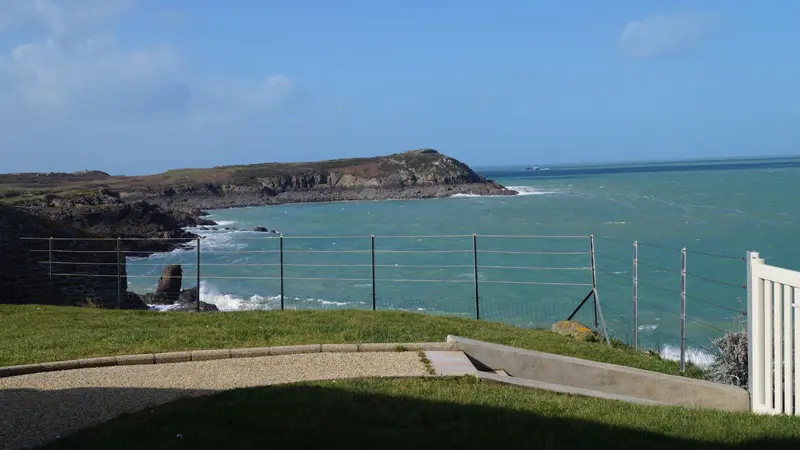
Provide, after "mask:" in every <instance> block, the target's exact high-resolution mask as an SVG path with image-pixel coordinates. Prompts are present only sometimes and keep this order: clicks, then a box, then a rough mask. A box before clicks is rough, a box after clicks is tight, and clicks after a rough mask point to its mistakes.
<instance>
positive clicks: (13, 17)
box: [0, 0, 132, 37]
mask: <svg viewBox="0 0 800 450" xmlns="http://www.w3.org/2000/svg"><path fill="white" fill-rule="evenodd" d="M131 3H132V2H131V0H0V30H4V29H11V28H30V29H33V30H37V31H41V32H45V33H47V34H48V35H50V36H54V37H61V36H65V35H68V34H71V33H76V32H86V31H89V30H91V29H93V28H94V27H95V26H97V25H98V24H102V23H104V22H105V21H107V20H109V19H111V18H113V17H115V16H117V15H119V14H120V13H122V12H124V11H125V10H126V9H128V8H129V7H130V6H131Z"/></svg>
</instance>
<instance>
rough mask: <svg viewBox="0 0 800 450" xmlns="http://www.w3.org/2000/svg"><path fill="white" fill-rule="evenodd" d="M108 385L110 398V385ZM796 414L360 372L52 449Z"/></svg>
mask: <svg viewBox="0 0 800 450" xmlns="http://www.w3.org/2000/svg"><path fill="white" fill-rule="evenodd" d="M105 394H108V398H109V399H113V392H111V393H105ZM798 445H800V422H799V421H798V420H797V418H793V417H787V416H783V417H774V416H755V415H752V414H747V413H723V412H716V411H710V410H697V409H688V408H680V407H653V406H639V405H631V404H623V403H619V402H615V401H610V400H601V399H594V398H588V397H579V396H568V395H563V394H556V393H552V392H546V391H538V390H523V389H519V388H515V387H510V386H503V385H493V384H488V383H482V382H479V381H477V380H476V379H475V378H466V377H465V378H458V379H442V378H418V379H396V380H387V379H383V380H381V379H361V380H340V381H327V382H314V383H302V384H293V385H283V386H273V387H266V388H252V389H239V390H232V391H227V392H224V393H221V394H214V395H206V396H201V397H194V398H185V399H181V400H178V401H175V402H173V403H170V404H167V405H163V406H160V407H156V408H154V409H149V410H144V411H141V412H138V413H132V414H126V415H123V416H121V417H119V418H117V419H115V420H112V421H110V422H107V423H105V424H101V425H98V426H95V427H93V428H87V429H84V430H81V431H78V432H77V433H75V434H72V435H70V436H67V437H65V438H64V439H62V440H61V441H58V442H55V443H53V444H51V445H48V446H46V447H45V448H48V449H49V448H52V449H81V450H83V449H106V448H114V449H117V450H123V449H155V450H158V449H184V448H185V449H192V450H204V449H222V448H225V449H244V448H253V449H256V448H258V449H268V448H280V449H289V450H291V449H320V448H329V449H339V448H347V449H353V448H370V449H376V448H386V449H423V448H425V449H427V448H432V449H436V448H439V449H445V448H454V449H468V448H469V449H473V448H474V449H477V448H483V449H511V448H520V449H522V448H524V449H531V448H546V449H579V448H587V449H588V448H598V449H599V448H609V449H627V448H631V449H661V448H680V449H709V448H722V449H734V448H754V449H756V448H757V449H775V448H798V447H797V446H798Z"/></svg>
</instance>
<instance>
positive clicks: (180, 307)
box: [170, 302, 219, 312]
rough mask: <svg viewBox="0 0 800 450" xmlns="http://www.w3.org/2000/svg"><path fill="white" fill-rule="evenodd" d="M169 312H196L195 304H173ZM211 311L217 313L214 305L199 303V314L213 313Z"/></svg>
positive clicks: (217, 309)
mask: <svg viewBox="0 0 800 450" xmlns="http://www.w3.org/2000/svg"><path fill="white" fill-rule="evenodd" d="M170 311H181V312H196V311H197V302H189V303H177V304H175V306H174V307H172V308H171V309H170ZM213 311H219V308H217V305H214V304H213V303H206V302H200V312H213Z"/></svg>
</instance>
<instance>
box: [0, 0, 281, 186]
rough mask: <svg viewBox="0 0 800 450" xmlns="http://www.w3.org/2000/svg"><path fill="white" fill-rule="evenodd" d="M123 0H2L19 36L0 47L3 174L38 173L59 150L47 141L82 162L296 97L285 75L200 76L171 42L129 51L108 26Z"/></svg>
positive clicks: (7, 29)
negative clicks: (139, 141)
mask: <svg viewBox="0 0 800 450" xmlns="http://www.w3.org/2000/svg"><path fill="white" fill-rule="evenodd" d="M128 6H129V1H128V0H83V1H79V0H63V1H57V0H18V1H12V0H0V32H4V34H6V36H5V38H6V40H8V38H9V37H11V38H13V37H17V38H18V39H17V40H18V42H16V43H14V45H12V47H11V48H8V49H5V50H3V49H0V119H3V120H0V166H6V167H0V172H2V171H4V170H11V169H13V170H15V171H16V170H39V168H38V167H36V165H37V164H39V163H41V162H42V161H37V160H36V159H35V155H36V154H37V152H40V154H41V155H53V154H54V153H55V154H57V153H58V152H56V151H55V150H53V149H52V148H46V147H47V146H48V145H49V146H51V147H57V148H62V149H63V148H70V149H75V150H73V151H74V152H85V153H84V154H83V155H82V156H83V157H85V158H87V159H88V158H90V155H91V154H92V152H93V151H97V150H98V148H100V146H101V145H102V146H103V147H102V148H103V149H106V148H108V146H109V145H110V146H113V147H116V148H119V149H124V148H126V145H127V146H128V147H130V145H131V142H132V141H135V140H136V139H140V136H144V135H148V136H149V138H150V139H151V140H152V139H154V138H153V136H157V133H159V132H162V133H165V134H164V136H167V135H168V136H169V138H170V139H172V140H173V141H178V142H180V141H181V140H182V138H181V136H182V135H184V136H189V135H191V134H192V133H194V132H195V131H197V130H198V128H203V127H207V126H209V125H213V126H215V127H219V126H227V127H228V128H235V127H233V126H232V125H235V123H236V121H239V120H245V119H247V120H251V121H252V120H262V121H263V120H266V118H267V114H268V113H270V112H271V111H279V110H280V107H281V106H283V105H284V104H285V102H286V101H287V100H288V99H290V98H291V97H292V94H293V92H294V87H293V83H292V82H291V80H290V79H289V78H288V77H286V76H285V75H281V74H265V75H264V76H263V77H262V78H261V79H242V78H236V77H228V78H223V79H215V80H211V79H206V78H203V77H198V76H197V75H196V71H195V70H193V68H192V66H191V64H190V61H187V60H186V59H185V58H184V57H183V56H182V54H181V52H180V50H179V49H178V48H175V47H174V46H171V45H168V44H163V45H156V46H151V47H147V48H128V47H127V46H125V45H124V42H120V41H119V40H118V39H117V38H116V37H115V35H114V33H113V31H112V27H111V25H112V21H113V20H115V19H116V18H117V17H118V15H119V14H121V13H122V12H124V11H125V9H126V8H127V7H128ZM87 30H88V31H87ZM89 31H90V32H89ZM20 36H27V37H25V38H22V37H20ZM98 130H102V132H103V133H105V135H104V138H103V139H102V140H103V141H104V142H103V144H100V142H101V139H100V138H99V137H96V136H97V134H98ZM193 130H194V131H193ZM223 131H225V132H228V131H229V130H223ZM112 136H114V140H112V141H109V139H111V137H112ZM184 140H186V138H184ZM48 143H49V144H48ZM20 149H25V150H24V151H22V152H21V151H20ZM101 151H102V150H101ZM186 151H190V150H189V149H187V150H186ZM153 152H154V153H153V154H154V155H158V153H157V150H153ZM75 157H76V158H79V157H81V155H80V154H78V153H75ZM20 158H22V159H25V158H28V159H29V160H27V161H22V159H20ZM48 163H51V164H52V161H48ZM62 163H63V164H64V165H65V166H67V167H68V165H69V163H70V161H62ZM31 166H32V167H31ZM25 167H27V169H25Z"/></svg>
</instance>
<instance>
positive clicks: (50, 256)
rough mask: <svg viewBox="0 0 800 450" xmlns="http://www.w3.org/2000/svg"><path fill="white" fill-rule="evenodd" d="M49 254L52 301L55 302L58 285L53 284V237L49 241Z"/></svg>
mask: <svg viewBox="0 0 800 450" xmlns="http://www.w3.org/2000/svg"><path fill="white" fill-rule="evenodd" d="M47 244H48V246H47V248H48V250H47V255H48V260H49V262H48V274H49V276H50V303H53V304H55V302H56V287H55V285H54V284H53V238H52V237H51V238H50V239H48V241H47Z"/></svg>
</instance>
